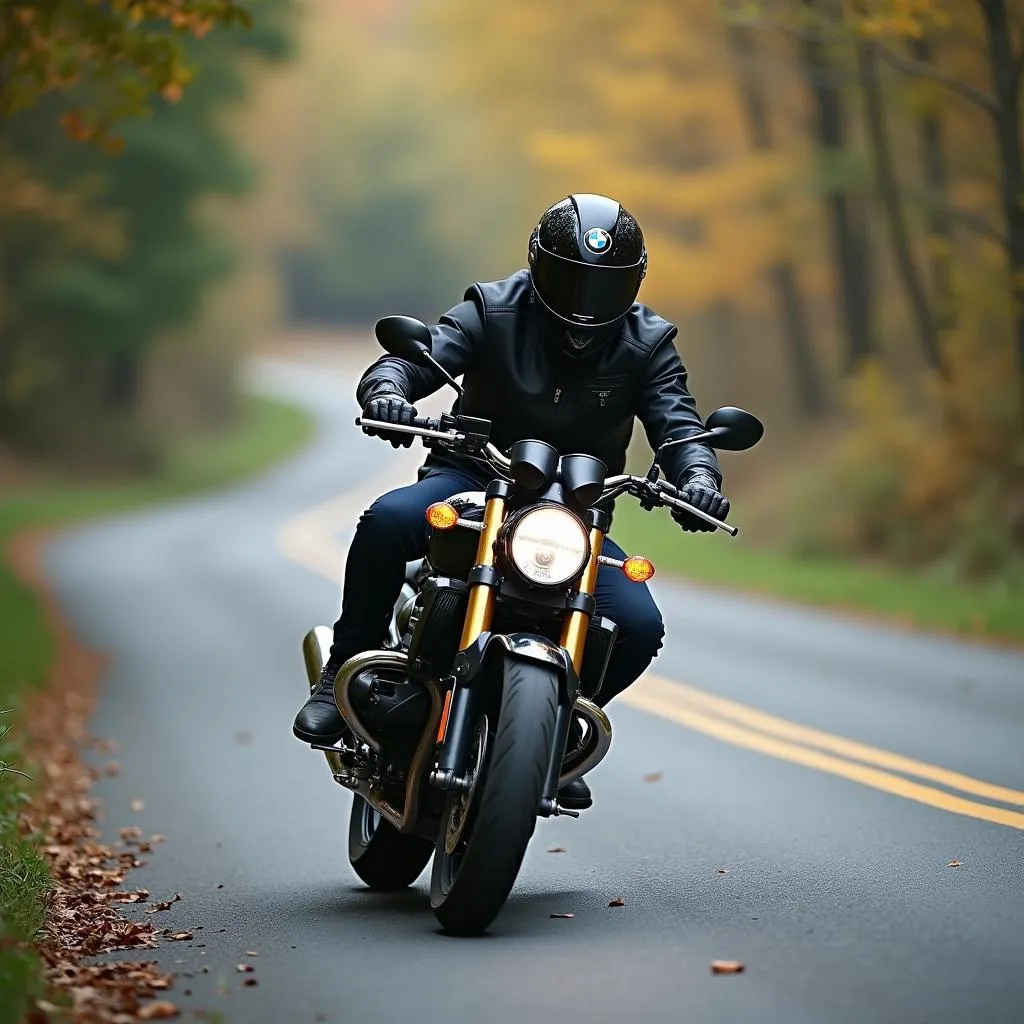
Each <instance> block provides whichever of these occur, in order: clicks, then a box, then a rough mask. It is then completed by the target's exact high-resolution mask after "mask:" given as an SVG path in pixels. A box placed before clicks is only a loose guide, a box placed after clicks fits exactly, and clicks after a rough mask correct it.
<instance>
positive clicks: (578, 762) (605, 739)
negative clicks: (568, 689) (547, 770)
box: [558, 697, 612, 789]
mask: <svg viewBox="0 0 1024 1024" xmlns="http://www.w3.org/2000/svg"><path fill="white" fill-rule="evenodd" d="M573 716H574V717H575V716H578V717H580V718H582V719H583V720H584V721H585V722H586V723H587V736H586V740H585V741H584V744H583V746H582V747H581V748H580V749H579V750H574V751H572V753H571V754H570V755H568V756H567V757H566V758H565V760H564V761H563V762H562V771H561V774H560V775H559V776H558V788H559V789H561V788H562V786H564V785H566V784H567V783H569V782H575V781H576V779H579V778H582V777H583V776H584V775H586V774H587V772H589V771H590V770H591V769H592V768H595V767H597V765H598V764H600V763H601V761H603V760H604V756H605V754H607V753H608V748H609V747H610V746H611V745H612V723H611V722H610V721H609V720H608V716H607V715H606V714H605V713H604V712H603V711H602V710H601V709H600V708H599V707H598V706H597V705H596V704H595V703H593V701H589V700H587V699H586V698H585V697H578V698H577V700H576V703H575V705H574V706H573Z"/></svg>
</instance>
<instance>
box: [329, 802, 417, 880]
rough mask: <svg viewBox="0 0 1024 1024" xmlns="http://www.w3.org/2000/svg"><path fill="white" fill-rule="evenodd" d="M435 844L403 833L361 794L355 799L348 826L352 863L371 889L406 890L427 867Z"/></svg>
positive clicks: (353, 868)
mask: <svg viewBox="0 0 1024 1024" xmlns="http://www.w3.org/2000/svg"><path fill="white" fill-rule="evenodd" d="M433 852H434V844H433V843H432V842H431V841H430V840H429V839H423V838H422V837H421V836H413V835H406V834H405V833H404V832H399V831H398V829H396V828H395V826H394V825H392V824H391V822H389V821H385V820H384V819H383V818H382V817H381V816H380V814H379V813H378V812H377V811H376V810H374V808H373V807H372V806H371V805H370V804H369V803H368V802H367V801H366V800H365V799H363V797H361V796H360V795H359V794H358V793H356V794H354V795H353V798H352V813H351V814H350V816H349V822H348V860H349V863H350V864H351V865H352V870H353V871H355V873H356V874H357V875H358V876H359V877H360V878H361V879H362V880H363V881H364V882H365V883H366V884H367V885H368V886H369V887H370V888H371V889H378V890H381V891H387V890H395V889H405V888H406V887H408V886H410V885H412V883H413V882H415V881H416V879H417V878H418V877H419V876H420V873H421V872H422V871H423V869H424V868H425V867H426V866H427V861H428V860H430V855H431V854H432V853H433Z"/></svg>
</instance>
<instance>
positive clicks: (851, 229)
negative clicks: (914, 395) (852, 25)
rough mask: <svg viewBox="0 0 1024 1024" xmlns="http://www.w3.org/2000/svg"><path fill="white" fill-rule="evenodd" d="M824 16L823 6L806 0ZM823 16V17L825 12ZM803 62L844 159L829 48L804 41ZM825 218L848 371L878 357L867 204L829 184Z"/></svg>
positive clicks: (827, 150) (826, 128) (827, 132)
mask: <svg viewBox="0 0 1024 1024" xmlns="http://www.w3.org/2000/svg"><path fill="white" fill-rule="evenodd" d="M805 3H806V6H807V7H808V8H810V9H811V10H814V11H818V10H819V5H820V0H805ZM819 13H820V12H819ZM800 49H801V60H802V64H803V70H804V74H805V76H806V79H807V86H808V88H809V89H810V92H811V96H812V98H813V100H814V106H815V122H816V123H815V129H814V134H815V136H816V138H817V141H818V145H819V146H820V147H821V149H822V151H823V153H824V154H825V155H827V156H828V157H831V158H832V159H836V158H838V157H840V156H841V155H842V154H843V151H844V147H845V143H846V124H845V117H844V109H843V96H842V90H841V88H840V86H839V82H838V79H837V69H836V68H835V66H834V63H833V61H832V59H831V58H830V56H829V54H828V52H827V50H826V47H825V44H824V43H823V42H822V41H821V40H820V39H818V38H816V37H815V36H814V35H813V34H810V35H808V36H806V37H805V38H804V39H802V41H801V44H800ZM826 186H827V192H826V195H825V214H826V218H827V220H828V223H829V225H830V227H831V236H832V253H833V260H834V262H835V268H836V278H837V284H838V287H839V298H840V303H839V308H840V313H841V321H842V324H843V329H844V333H845V335H846V352H847V358H846V364H847V370H853V369H854V368H855V367H856V366H857V364H858V363H859V362H860V361H861V360H862V359H864V358H865V357H867V356H869V355H872V354H873V353H874V351H875V343H874V337H873V331H872V323H871V321H872V309H871V295H870V284H869V276H868V225H867V216H866V210H865V209H864V204H863V203H859V202H856V201H855V199H854V198H853V197H851V196H850V195H849V194H848V193H847V191H846V190H845V189H843V188H841V187H838V186H834V185H831V184H829V183H826Z"/></svg>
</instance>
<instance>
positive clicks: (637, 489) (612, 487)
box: [356, 416, 740, 537]
mask: <svg viewBox="0 0 1024 1024" xmlns="http://www.w3.org/2000/svg"><path fill="white" fill-rule="evenodd" d="M356 426H357V427H363V428H366V427H372V428H377V429H379V430H381V431H388V432H391V433H395V434H412V435H414V436H416V437H423V438H431V439H432V440H435V441H441V442H446V443H447V444H450V445H458V444H463V443H464V442H465V441H466V435H465V434H464V433H461V432H459V431H458V430H454V429H450V430H448V429H444V423H443V422H442V421H441V420H440V419H432V418H430V417H429V416H416V417H413V420H412V422H411V423H410V424H408V425H406V424H404V423H388V422H387V421H386V420H370V419H365V418H364V417H362V416H357V417H356ZM475 450H476V449H475ZM478 450H479V452H480V456H481V457H482V458H483V459H484V461H486V462H489V463H490V464H491V466H492V467H493V468H495V469H497V470H498V472H500V473H501V474H502V475H506V476H507V475H508V470H509V467H510V466H511V465H512V462H511V460H510V459H509V458H507V457H506V456H505V455H503V454H502V453H501V452H500V451H499V450H498V449H497V448H495V446H494V445H493V444H491V443H490V442H489V441H488V442H487V443H486V444H484V445H482V446H480V447H479V449H478ZM625 491H628V492H629V493H631V494H633V495H635V496H636V497H638V498H642V499H643V498H646V499H647V500H650V501H653V502H654V504H655V505H667V506H669V507H671V508H676V509H680V510H681V511H684V512H689V513H690V514H691V515H693V516H696V517H697V518H698V519H703V520H704V522H706V523H709V524H710V525H712V526H714V527H715V528H716V529H718V530H724V531H725V532H726V533H727V534H729V536H730V537H735V536H736V534H738V533H739V532H740V531H739V529H738V528H737V527H735V526H730V525H729V524H728V523H724V522H722V521H721V520H720V519H716V518H715V517H714V516H712V515H709V514H708V513H707V512H703V511H701V509H699V508H696V507H695V506H693V505H691V504H690V503H689V502H688V501H684V500H683V499H682V498H680V497H679V496H678V494H679V492H678V490H677V489H676V488H675V487H673V486H672V485H671V484H668V483H665V482H664V481H657V482H656V481H653V480H650V479H648V478H647V477H643V476H631V475H630V474H629V473H619V474H617V475H616V476H610V477H607V478H606V479H605V482H604V491H603V492H602V495H601V498H607V497H609V496H610V494H611V493H612V492H618V493H619V494H621V493H623V492H625ZM645 507H648V508H650V507H651V506H649V505H648V506H645Z"/></svg>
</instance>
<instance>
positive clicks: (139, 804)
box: [131, 797, 178, 1013]
mask: <svg viewBox="0 0 1024 1024" xmlns="http://www.w3.org/2000/svg"><path fill="white" fill-rule="evenodd" d="M131 808H132V810H133V811H135V813H136V814H138V813H139V812H140V811H144V810H145V809H146V803H145V801H144V800H140V799H139V798H138V797H136V798H135V799H134V800H133V801H132V802H131ZM174 1012H175V1013H177V1012H178V1011H177V1010H175V1011H174Z"/></svg>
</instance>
